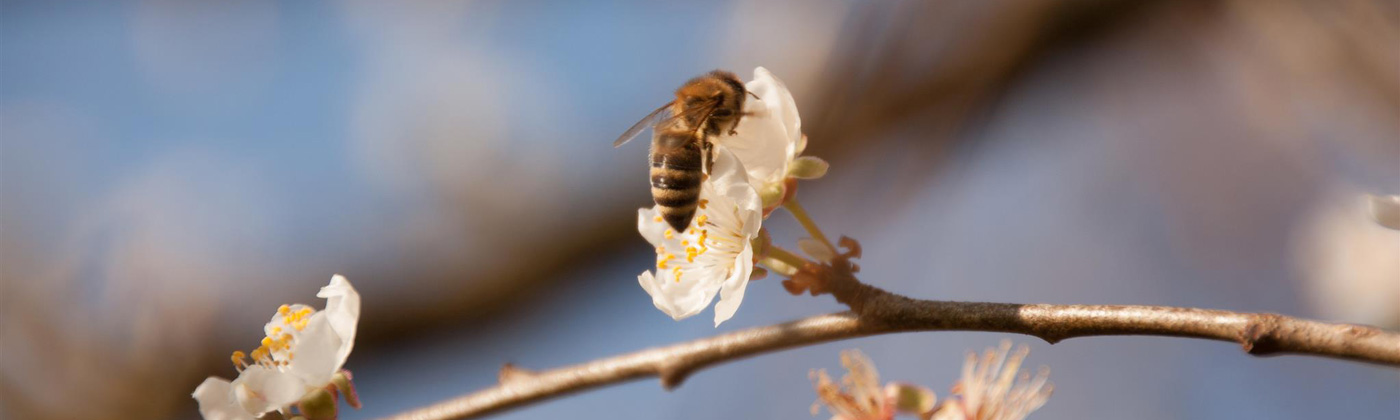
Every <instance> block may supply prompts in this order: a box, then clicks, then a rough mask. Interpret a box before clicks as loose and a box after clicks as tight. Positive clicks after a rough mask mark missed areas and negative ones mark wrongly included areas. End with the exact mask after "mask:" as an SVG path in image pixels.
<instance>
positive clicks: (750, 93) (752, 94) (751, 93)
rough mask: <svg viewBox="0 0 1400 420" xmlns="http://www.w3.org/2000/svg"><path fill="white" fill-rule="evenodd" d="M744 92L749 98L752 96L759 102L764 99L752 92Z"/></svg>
mask: <svg viewBox="0 0 1400 420" xmlns="http://www.w3.org/2000/svg"><path fill="white" fill-rule="evenodd" d="M744 92H746V93H748V94H749V96H752V97H753V98H754V99H757V100H760V101H761V100H763V98H760V97H758V95H755V94H754V93H753V91H751V90H745V91H744Z"/></svg>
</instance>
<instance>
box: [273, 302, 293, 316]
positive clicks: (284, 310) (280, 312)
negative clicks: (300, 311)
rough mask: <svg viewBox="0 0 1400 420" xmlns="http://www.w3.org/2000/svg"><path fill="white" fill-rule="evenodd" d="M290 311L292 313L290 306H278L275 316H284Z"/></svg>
mask: <svg viewBox="0 0 1400 420" xmlns="http://www.w3.org/2000/svg"><path fill="white" fill-rule="evenodd" d="M291 311H292V307H291V306H288V305H282V306H278V307H277V314H278V315H282V316H286V315H287V313H288V312H291Z"/></svg>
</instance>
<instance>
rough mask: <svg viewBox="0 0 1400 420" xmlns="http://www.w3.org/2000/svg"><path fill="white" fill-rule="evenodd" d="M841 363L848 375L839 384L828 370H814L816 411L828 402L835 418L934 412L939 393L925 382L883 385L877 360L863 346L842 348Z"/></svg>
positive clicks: (883, 418) (875, 419)
mask: <svg viewBox="0 0 1400 420" xmlns="http://www.w3.org/2000/svg"><path fill="white" fill-rule="evenodd" d="M841 365H842V366H844V367H845V368H846V375H845V376H842V377H841V383H840V384H837V383H836V382H835V381H833V380H831V377H830V376H828V375H827V374H826V370H825V369H823V370H818V371H816V372H813V373H812V380H813V381H815V382H816V384H815V386H816V390H817V398H819V399H818V404H813V405H812V414H813V415H815V414H816V413H817V411H818V408H819V407H820V405H826V407H827V410H828V411H830V412H831V415H832V417H831V419H832V420H890V419H893V418H894V416H895V414H914V415H923V414H925V413H928V412H930V411H931V410H932V409H933V407H934V403H935V402H936V401H937V400H938V397H937V396H936V395H934V393H933V391H931V390H929V389H928V388H924V387H922V386H918V385H913V384H907V383H900V382H891V383H888V384H885V385H884V386H881V385H880V373H879V372H878V371H876V370H875V363H874V362H871V361H870V358H868V357H866V356H865V354H864V353H861V352H860V350H846V351H842V352H841Z"/></svg>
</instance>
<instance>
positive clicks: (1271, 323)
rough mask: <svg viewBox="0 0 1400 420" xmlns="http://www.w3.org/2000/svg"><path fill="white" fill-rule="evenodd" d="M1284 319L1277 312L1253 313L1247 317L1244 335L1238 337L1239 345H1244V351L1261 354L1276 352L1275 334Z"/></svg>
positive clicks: (1256, 354)
mask: <svg viewBox="0 0 1400 420" xmlns="http://www.w3.org/2000/svg"><path fill="white" fill-rule="evenodd" d="M1284 319H1285V317H1284V316H1283V315H1279V314H1255V315H1254V316H1251V317H1249V324H1248V325H1246V326H1245V328H1244V336H1243V337H1240V345H1241V346H1243V347H1244V351H1245V353H1249V354H1252V355H1255V356H1263V355H1267V354H1271V353H1275V352H1277V351H1278V350H1279V346H1278V340H1277V339H1276V337H1275V334H1276V333H1277V332H1278V329H1279V324H1280V323H1281V322H1282V321H1283V320H1284Z"/></svg>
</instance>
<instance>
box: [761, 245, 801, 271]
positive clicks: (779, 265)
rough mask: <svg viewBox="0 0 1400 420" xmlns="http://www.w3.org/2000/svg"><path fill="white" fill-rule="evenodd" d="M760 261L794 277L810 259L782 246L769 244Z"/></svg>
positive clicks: (774, 269) (770, 267)
mask: <svg viewBox="0 0 1400 420" xmlns="http://www.w3.org/2000/svg"><path fill="white" fill-rule="evenodd" d="M759 263H760V264H763V265H764V266H766V267H768V268H769V269H772V270H773V271H774V272H777V273H778V274H782V275H784V276H788V277H792V276H793V275H795V274H797V270H798V269H800V268H802V266H804V265H807V264H808V263H809V261H807V259H806V258H802V256H800V255H797V254H795V253H793V252H792V251H788V250H786V249H783V248H782V247H780V246H777V245H768V248H767V249H765V250H764V251H763V259H761V260H759Z"/></svg>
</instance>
